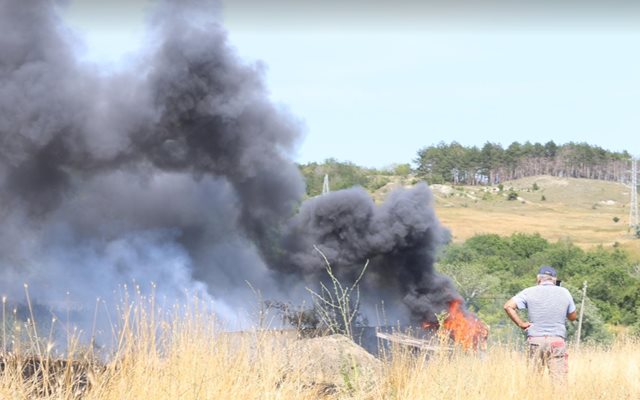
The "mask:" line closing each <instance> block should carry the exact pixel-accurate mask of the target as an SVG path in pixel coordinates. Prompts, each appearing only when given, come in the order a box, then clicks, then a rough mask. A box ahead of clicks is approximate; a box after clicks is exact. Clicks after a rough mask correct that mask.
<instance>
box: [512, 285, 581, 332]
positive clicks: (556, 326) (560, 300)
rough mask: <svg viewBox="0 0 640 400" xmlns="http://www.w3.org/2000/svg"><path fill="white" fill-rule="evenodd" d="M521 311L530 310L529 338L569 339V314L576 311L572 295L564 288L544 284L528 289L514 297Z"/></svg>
mask: <svg viewBox="0 0 640 400" xmlns="http://www.w3.org/2000/svg"><path fill="white" fill-rule="evenodd" d="M513 300H514V301H515V302H516V304H517V305H518V308H519V309H525V308H526V309H528V310H529V321H530V322H531V326H530V327H529V328H528V329H527V335H528V336H562V337H563V338H566V337H567V328H566V326H565V322H566V320H567V314H569V313H572V312H574V311H575V310H576V305H575V304H574V302H573V297H571V293H569V291H568V290H567V289H565V288H563V287H560V286H556V285H554V284H547V283H543V284H541V285H537V286H532V287H530V288H526V289H524V290H523V291H521V292H520V293H518V294H516V295H515V296H514V297H513Z"/></svg>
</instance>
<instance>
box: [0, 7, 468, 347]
mask: <svg viewBox="0 0 640 400" xmlns="http://www.w3.org/2000/svg"><path fill="white" fill-rule="evenodd" d="M57 7H58V2H55V1H45V2H42V1H37V0H26V1H21V2H14V1H11V0H0V52H1V53H2V54H3V56H2V58H1V59H0V202H1V203H0V204H1V205H0V291H1V292H2V293H3V294H4V295H5V296H6V298H7V299H8V300H7V301H8V306H7V307H8V308H9V309H13V310H16V312H15V316H16V318H22V319H26V318H29V317H33V316H30V315H27V314H26V313H25V312H24V310H26V302H25V296H26V294H25V291H24V289H23V284H28V286H29V293H30V296H31V299H30V301H31V302H32V307H31V310H32V311H31V312H32V313H33V314H35V317H36V319H38V320H43V319H44V320H46V319H50V318H57V319H58V320H62V319H63V318H62V316H65V317H66V318H64V319H65V321H70V323H69V324H70V325H72V326H75V327H78V329H80V330H82V331H83V332H85V335H86V334H87V333H88V332H89V331H91V340H92V341H96V342H98V344H100V345H104V344H105V343H106V342H108V341H110V340H112V338H110V337H109V335H110V325H109V318H110V313H113V312H115V310H114V308H113V307H114V305H116V304H118V303H119V302H120V301H122V300H123V299H124V298H125V297H126V296H127V295H128V292H129V291H136V292H142V294H145V293H146V294H149V293H150V292H152V291H153V293H154V296H155V297H156V298H157V299H158V301H160V302H162V303H163V304H172V303H181V302H184V301H186V300H187V299H189V298H190V297H192V296H198V297H200V298H206V299H207V300H208V304H210V305H211V308H212V309H213V310H215V312H216V313H217V315H218V316H219V317H220V318H222V319H225V320H226V321H227V323H229V324H236V327H244V326H247V323H248V321H247V316H246V310H247V308H249V307H251V306H252V305H253V302H254V301H255V296H254V294H255V293H259V294H260V297H261V298H263V299H269V300H275V301H284V302H298V303H299V302H301V301H302V300H304V299H305V296H307V295H308V292H307V291H306V290H305V289H306V288H308V287H312V288H317V287H318V284H319V282H320V281H322V280H323V279H326V275H325V263H324V260H323V258H322V257H321V254H319V252H317V251H315V246H317V247H318V249H320V250H321V251H322V252H323V254H324V255H326V257H327V259H328V260H329V262H330V263H331V265H332V268H333V270H334V273H335V274H336V276H337V277H338V278H340V279H341V280H345V281H349V280H353V279H354V278H355V277H356V276H357V274H358V272H359V271H360V269H361V268H362V266H363V265H364V264H365V263H366V262H367V261H369V268H368V270H367V274H366V276H365V277H364V279H363V281H362V282H361V286H360V289H361V295H362V311H363V312H370V313H373V310H374V309H375V307H376V305H377V304H381V303H382V302H384V304H385V310H386V313H387V314H386V315H387V318H388V319H389V320H391V321H401V322H402V323H408V322H413V323H421V322H424V321H433V320H435V314H436V313H438V312H440V311H442V310H444V309H446V308H447V307H448V304H449V303H450V302H452V301H454V300H456V299H459V295H458V294H457V292H456V290H455V288H454V286H453V285H452V284H451V282H450V281H449V279H448V278H446V277H444V276H441V275H439V274H438V273H437V272H436V271H435V270H434V268H433V263H434V260H435V253H436V251H437V249H438V247H439V246H440V245H442V244H443V243H445V242H446V241H447V240H448V236H449V235H448V231H447V230H446V229H444V228H443V227H442V226H441V224H440V223H439V221H438V219H437V217H436V215H435V212H434V208H433V196H432V193H431V191H430V189H429V188H428V187H427V186H426V185H425V184H421V185H417V186H416V187H414V188H412V189H400V190H397V191H395V192H393V193H391V194H390V195H389V196H388V199H387V200H386V201H385V202H384V203H382V204H376V203H374V201H373V199H372V198H371V196H370V195H369V194H367V193H366V191H364V190H363V189H360V188H353V189H348V190H344V191H338V192H332V193H330V194H328V195H325V196H321V197H317V198H313V199H309V200H306V201H303V199H304V197H303V194H304V181H303V179H302V177H301V175H300V173H299V171H298V169H297V167H296V165H295V164H294V163H293V162H292V161H291V158H290V154H291V152H292V151H293V150H294V149H295V146H296V144H297V143H298V142H299V140H300V138H301V129H300V126H299V123H298V121H297V120H296V118H295V117H294V116H292V115H289V114H288V113H287V112H286V111H284V110H283V109H281V107H279V106H276V105H274V104H272V103H271V102H270V100H269V98H268V95H267V89H266V88H265V87H264V84H263V77H262V67H261V66H260V65H259V64H256V65H246V64H244V63H242V62H241V61H240V59H239V57H238V56H237V55H236V53H235V52H234V50H233V48H232V47H231V45H230V44H229V43H228V40H227V35H226V32H225V30H224V28H223V27H222V26H221V25H220V24H219V23H218V14H217V9H218V4H217V3H216V2H215V1H205V0H202V1H201V0H188V1H180V2H173V1H168V0H167V1H158V2H157V3H156V4H155V8H154V9H153V10H151V11H150V15H149V16H148V20H149V32H148V39H147V46H146V47H145V48H144V49H143V50H142V51H141V52H140V54H138V56H137V58H134V59H132V60H130V61H129V62H128V64H127V66H126V67H125V68H123V69H121V70H118V71H116V72H114V71H111V72H106V71H104V70H101V69H100V66H97V65H93V64H89V63H86V62H81V61H79V60H78V59H77V57H76V52H75V46H76V44H77V41H78V40H79V39H78V38H77V37H75V36H74V34H73V32H72V31H71V30H70V29H69V28H68V27H66V26H65V25H64V21H63V20H62V19H61V17H60V10H59V8H57ZM96 299H97V300H96ZM370 320H374V317H373V315H370ZM63 336H64V335H63ZM68 336H69V332H67V335H66V337H68ZM86 338H87V337H86V336H85V339H86Z"/></svg>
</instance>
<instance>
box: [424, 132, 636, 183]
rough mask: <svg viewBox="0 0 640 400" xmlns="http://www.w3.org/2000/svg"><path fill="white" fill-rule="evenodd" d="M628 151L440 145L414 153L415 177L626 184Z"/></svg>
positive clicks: (583, 146)
mask: <svg viewBox="0 0 640 400" xmlns="http://www.w3.org/2000/svg"><path fill="white" fill-rule="evenodd" d="M630 158H631V156H630V155H629V153H628V152H626V151H624V152H612V151H608V150H604V149H602V148H600V147H598V146H591V145H589V144H586V143H574V142H570V143H567V144H563V145H557V144H556V143H554V142H553V141H549V142H547V143H545V144H541V143H531V142H528V141H527V142H525V143H524V144H521V143H519V142H513V143H511V144H510V145H509V146H508V147H507V148H506V149H505V148H503V147H502V145H500V144H496V143H489V142H487V143H485V144H484V146H482V148H479V147H477V146H471V147H465V146H462V145H461V144H459V143H457V142H451V143H450V144H447V143H444V142H440V143H438V144H437V145H433V146H428V147H425V148H423V149H421V150H419V151H418V157H417V158H416V159H415V160H414V161H415V163H416V164H417V168H416V172H417V174H418V175H419V176H420V177H422V178H424V179H426V180H427V181H428V182H429V183H452V184H465V185H481V184H489V185H490V184H497V183H500V182H503V181H507V180H513V179H519V178H523V177H527V176H535V175H551V176H556V177H571V178H587V179H600V180H607V181H623V180H628V169H629V160H630Z"/></svg>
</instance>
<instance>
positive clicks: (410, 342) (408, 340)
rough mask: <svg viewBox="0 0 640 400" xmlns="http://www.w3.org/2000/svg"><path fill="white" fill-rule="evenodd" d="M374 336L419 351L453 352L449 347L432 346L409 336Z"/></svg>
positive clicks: (380, 333)
mask: <svg viewBox="0 0 640 400" xmlns="http://www.w3.org/2000/svg"><path fill="white" fill-rule="evenodd" d="M376 336H377V337H378V338H380V339H383V340H388V341H389V342H392V343H399V344H403V345H405V346H412V347H417V348H419V349H421V350H429V351H443V350H446V351H451V350H453V349H452V348H451V347H449V346H434V345H432V344H431V343H430V342H429V341H428V340H425V339H419V338H417V337H413V336H410V335H406V334H402V333H386V332H380V331H377V332H376Z"/></svg>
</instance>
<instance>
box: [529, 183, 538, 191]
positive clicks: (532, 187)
mask: <svg viewBox="0 0 640 400" xmlns="http://www.w3.org/2000/svg"><path fill="white" fill-rule="evenodd" d="M531 189H532V190H533V191H536V190H538V189H540V186H538V184H537V183H535V182H533V186H531Z"/></svg>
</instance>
